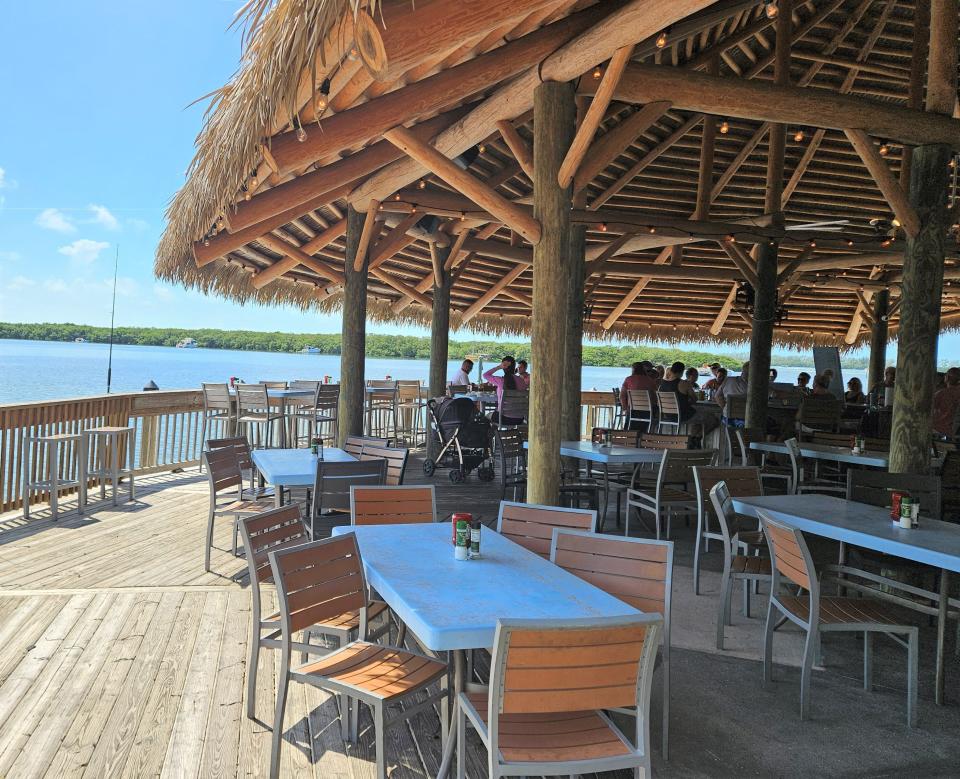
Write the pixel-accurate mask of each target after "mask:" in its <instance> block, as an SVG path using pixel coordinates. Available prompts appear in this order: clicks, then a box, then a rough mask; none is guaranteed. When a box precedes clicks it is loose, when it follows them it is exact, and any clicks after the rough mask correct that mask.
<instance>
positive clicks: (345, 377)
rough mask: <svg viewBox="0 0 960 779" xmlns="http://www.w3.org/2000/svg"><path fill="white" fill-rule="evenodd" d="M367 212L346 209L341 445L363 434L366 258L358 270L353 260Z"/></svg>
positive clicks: (339, 408)
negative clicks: (348, 437) (352, 437)
mask: <svg viewBox="0 0 960 779" xmlns="http://www.w3.org/2000/svg"><path fill="white" fill-rule="evenodd" d="M363 223H364V215H363V214H361V213H359V212H357V211H356V209H354V207H353V206H350V207H349V208H348V209H347V235H346V239H347V243H346V255H345V259H346V262H345V263H344V268H343V275H344V277H345V283H344V285H343V329H342V331H341V338H340V402H339V405H338V408H337V414H338V420H339V424H338V426H337V427H338V431H339V432H338V436H337V438H338V440H337V445H338V446H340V447H341V448H342V447H343V444H344V442H345V441H346V439H347V436H349V435H363V402H364V375H363V365H364V355H365V353H366V349H367V260H366V259H364V261H363V264H362V265H361V266H360V268H359V269H356V268H355V267H354V260H355V259H356V256H357V250H358V248H359V246H360V235H361V233H362V232H363Z"/></svg>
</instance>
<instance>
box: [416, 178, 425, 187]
mask: <svg viewBox="0 0 960 779" xmlns="http://www.w3.org/2000/svg"><path fill="white" fill-rule="evenodd" d="M417 186H418V187H419V188H420V189H426V188H427V182H426V181H424V180H423V179H420V181H419V182H418V183H417Z"/></svg>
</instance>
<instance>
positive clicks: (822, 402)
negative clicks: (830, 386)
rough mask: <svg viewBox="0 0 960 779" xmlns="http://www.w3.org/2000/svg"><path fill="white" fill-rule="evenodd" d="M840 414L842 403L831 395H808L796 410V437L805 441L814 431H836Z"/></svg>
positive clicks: (838, 427)
mask: <svg viewBox="0 0 960 779" xmlns="http://www.w3.org/2000/svg"><path fill="white" fill-rule="evenodd" d="M842 414H843V404H842V403H841V402H840V401H839V400H838V399H837V398H835V397H833V396H832V395H808V396H807V397H805V398H804V399H803V401H802V402H801V403H800V409H799V410H798V411H797V437H798V438H799V439H800V440H801V441H805V440H809V439H807V438H805V437H804V436H805V435H812V434H813V433H814V432H816V431H820V432H837V431H838V430H839V429H840V417H841V415H842Z"/></svg>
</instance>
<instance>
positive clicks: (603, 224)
mask: <svg viewBox="0 0 960 779" xmlns="http://www.w3.org/2000/svg"><path fill="white" fill-rule="evenodd" d="M600 232H601V233H605V232H607V223H606V222H601V223H600Z"/></svg>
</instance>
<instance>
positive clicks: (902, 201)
mask: <svg viewBox="0 0 960 779" xmlns="http://www.w3.org/2000/svg"><path fill="white" fill-rule="evenodd" d="M845 134H846V136H847V140H848V141H850V145H851V146H853V148H854V150H855V151H856V152H857V154H859V155H860V159H861V160H863V164H864V165H865V166H866V168H867V170H868V171H870V175H871V176H873V180H874V181H875V182H876V184H877V187H878V188H879V190H880V191H881V192H882V193H883V196H884V197H885V198H886V199H887V202H888V203H889V204H890V208H891V209H892V210H893V213H894V216H896V217H897V219H898V220H899V221H900V224H901V225H903V229H904V231H905V232H906V234H907V235H908V236H909V237H910V238H916V237H917V233H919V232H920V216H919V215H918V214H917V212H916V210H915V209H914V207H913V206H912V205H910V199H909V198H908V197H907V193H906V192H905V191H904V189H903V187H902V186H900V182H899V181H897V179H896V178H895V177H894V175H893V173H892V172H891V170H890V168H889V167H888V166H887V162H886V160H884V159H883V157H881V156H880V152H878V151H877V149H876V147H874V145H873V140H872V139H871V138H870V136H869V135H867V134H866V133H865V132H863V131H862V130H846V131H845Z"/></svg>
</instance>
